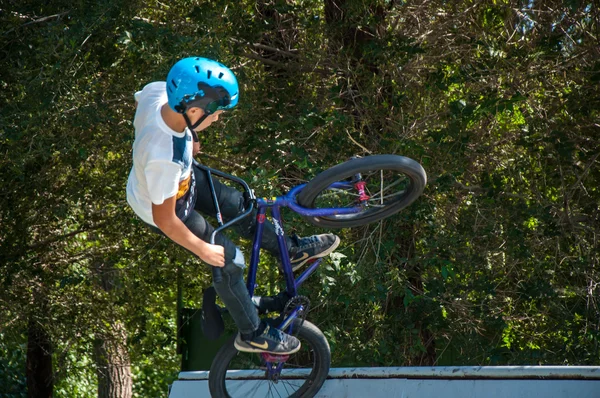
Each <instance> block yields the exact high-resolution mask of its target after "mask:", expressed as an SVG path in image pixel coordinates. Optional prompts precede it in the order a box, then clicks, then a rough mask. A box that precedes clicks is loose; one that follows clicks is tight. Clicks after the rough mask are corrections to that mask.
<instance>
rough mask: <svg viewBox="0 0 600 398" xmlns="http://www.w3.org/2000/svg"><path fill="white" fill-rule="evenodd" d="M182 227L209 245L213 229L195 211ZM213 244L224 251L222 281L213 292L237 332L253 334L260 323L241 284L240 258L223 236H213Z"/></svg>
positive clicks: (240, 254)
mask: <svg viewBox="0 0 600 398" xmlns="http://www.w3.org/2000/svg"><path fill="white" fill-rule="evenodd" d="M184 223H185V225H186V226H187V227H188V228H189V230H190V231H192V233H193V234H194V235H196V236H197V237H199V238H200V239H202V240H204V241H205V242H208V241H209V239H210V235H211V234H212V232H213V231H214V228H213V226H212V225H210V224H209V223H208V222H207V221H206V220H205V219H204V217H202V216H201V215H200V214H198V213H197V212H195V211H192V212H190V215H189V217H188V218H187V220H185V221H184ZM215 244H217V245H221V246H223V247H224V248H225V267H223V268H222V270H223V272H222V273H223V280H222V281H221V282H219V283H216V282H214V281H213V282H214V283H213V285H214V286H215V290H216V291H217V294H218V295H219V297H221V300H223V303H225V306H226V307H227V309H228V310H229V313H230V314H231V317H232V318H233V320H234V322H235V324H236V325H237V327H238V329H240V332H242V333H244V334H249V333H253V332H255V331H256V330H257V329H258V327H259V325H260V319H259V317H258V313H257V311H256V307H255V306H254V304H253V303H252V300H251V299H250V296H249V295H248V290H247V289H246V284H245V283H244V273H243V269H244V267H245V265H244V256H243V255H242V252H241V251H240V249H238V248H237V247H236V246H235V244H234V243H233V242H231V241H230V240H229V239H227V237H226V236H225V235H223V234H217V236H216V237H215Z"/></svg>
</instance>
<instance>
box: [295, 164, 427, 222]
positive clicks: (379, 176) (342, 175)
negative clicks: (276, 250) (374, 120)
mask: <svg viewBox="0 0 600 398" xmlns="http://www.w3.org/2000/svg"><path fill="white" fill-rule="evenodd" d="M426 183H427V174H426V173H425V170H424V169H423V167H422V166H421V165H420V164H419V163H417V162H416V161H414V160H412V159H409V158H406V157H404V156H398V155H373V156H367V157H364V158H355V159H351V160H348V161H347V162H344V163H341V164H338V165H337V166H334V167H332V168H330V169H327V170H325V171H324V172H322V173H320V174H318V175H317V176H316V177H315V178H313V179H312V180H311V181H309V182H308V183H307V184H306V186H305V187H304V188H303V189H302V191H301V192H300V194H298V196H297V202H298V204H300V205H301V206H303V207H308V208H314V209H324V208H341V207H357V206H362V211H359V212H357V213H354V214H344V215H340V214H337V215H332V216H326V217H306V219H307V220H308V221H309V222H311V223H312V224H314V225H318V226H322V227H328V228H347V227H356V226H359V225H364V224H368V223H371V222H374V221H378V220H381V219H383V218H386V217H389V216H391V215H392V214H395V213H397V212H398V211H400V210H402V209H404V208H405V207H407V206H408V205H410V204H411V203H412V202H414V201H415V200H416V199H417V198H418V197H419V195H421V193H422V192H423V189H424V188H425V184H426ZM361 188H362V189H364V193H362V192H360V189H361Z"/></svg>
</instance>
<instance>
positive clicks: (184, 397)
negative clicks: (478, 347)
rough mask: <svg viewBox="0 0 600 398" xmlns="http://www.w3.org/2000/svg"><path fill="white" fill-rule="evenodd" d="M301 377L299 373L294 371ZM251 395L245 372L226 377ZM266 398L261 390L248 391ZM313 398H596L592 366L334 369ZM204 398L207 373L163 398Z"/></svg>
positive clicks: (599, 391)
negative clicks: (167, 397)
mask: <svg viewBox="0 0 600 398" xmlns="http://www.w3.org/2000/svg"><path fill="white" fill-rule="evenodd" d="M297 371H300V372H302V371H303V370H301V369H300V370H297ZM228 377H229V378H230V379H232V380H239V383H240V386H239V388H240V391H241V392H242V393H241V396H244V393H243V391H244V390H248V391H253V387H255V385H254V381H253V379H252V374H251V373H250V372H248V371H244V370H239V371H231V372H228ZM254 396H257V397H263V396H267V391H264V392H263V391H254ZM317 396H318V397H335V398H344V397H349V398H350V397H352V398H365V397H368V398H379V397H385V398H391V397H394V398H417V397H418V398H434V397H435V398H439V397H444V398H459V397H460V398H481V397H485V398H536V397H540V398H600V367H598V366H477V367H470V366H459V367H406V368H401V367H399V368H334V369H331V370H330V372H329V377H328V379H327V381H326V382H325V384H324V386H323V388H322V389H321V391H320V393H319V394H318V395H317ZM204 397H206V398H208V397H210V393H209V391H208V371H197V372H181V373H180V374H179V378H178V380H176V381H175V382H174V383H173V385H172V386H171V389H170V394H169V398H204Z"/></svg>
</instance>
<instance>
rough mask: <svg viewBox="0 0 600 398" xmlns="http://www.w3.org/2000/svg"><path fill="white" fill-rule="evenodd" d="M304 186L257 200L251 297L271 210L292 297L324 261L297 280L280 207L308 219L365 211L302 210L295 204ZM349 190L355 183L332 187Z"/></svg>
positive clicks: (355, 208)
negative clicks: (261, 244) (264, 232)
mask: <svg viewBox="0 0 600 398" xmlns="http://www.w3.org/2000/svg"><path fill="white" fill-rule="evenodd" d="M305 185H306V184H302V185H298V186H296V187H294V188H293V189H292V190H290V191H289V192H288V193H287V194H286V195H283V196H278V197H276V198H273V199H263V198H257V199H256V203H257V207H258V214H257V216H256V225H257V228H256V232H255V234H254V240H253V244H252V254H251V256H250V266H249V270H248V279H247V280H246V286H247V288H248V293H250V296H251V297H252V296H254V289H255V287H256V272H257V270H258V262H259V258H260V243H261V242H262V236H263V231H264V224H265V221H266V219H267V217H266V213H267V210H268V209H271V220H272V222H273V224H274V226H275V233H276V234H277V243H278V245H279V253H280V256H281V257H280V259H281V265H282V267H283V273H284V277H285V283H286V287H287V293H288V294H289V295H290V296H292V297H293V296H296V295H297V289H298V287H299V286H300V285H301V284H302V283H303V282H304V281H305V280H306V279H307V278H308V277H309V276H310V275H311V274H312V273H313V272H314V271H315V270H316V269H317V267H318V266H319V264H320V263H321V261H322V259H318V260H316V261H314V262H313V263H312V264H311V265H310V266H309V267H308V268H307V269H306V270H305V271H304V272H303V273H302V274H300V276H298V277H297V278H296V279H294V273H293V271H292V264H291V262H290V256H289V252H288V249H287V245H286V242H285V232H284V229H283V223H282V220H281V208H283V207H288V208H290V209H292V210H293V211H294V212H296V213H298V214H300V215H302V216H305V217H327V216H333V215H345V214H356V213H359V212H361V211H363V208H362V207H360V206H356V207H344V208H327V209H309V208H306V207H302V206H300V205H299V204H298V203H297V202H296V196H297V195H298V194H299V193H300V191H302V188H304V186H305ZM348 187H352V184H350V183H348V184H345V183H335V184H333V185H332V188H348Z"/></svg>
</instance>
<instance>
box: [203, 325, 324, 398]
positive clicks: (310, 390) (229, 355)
mask: <svg viewBox="0 0 600 398" xmlns="http://www.w3.org/2000/svg"><path fill="white" fill-rule="evenodd" d="M293 325H294V326H293V328H292V330H293V331H294V332H293V333H292V334H293V335H294V336H296V337H297V338H298V339H300V342H301V344H302V348H301V349H300V351H299V352H298V353H296V354H293V355H290V358H289V359H288V361H287V362H286V365H284V369H288V365H289V369H296V368H295V367H294V365H293V364H294V360H293V358H301V359H303V358H302V357H304V356H306V357H307V364H308V365H309V366H311V367H310V368H306V367H302V369H307V370H306V371H305V372H303V373H304V374H305V373H308V371H310V373H308V375H307V377H306V378H304V379H303V378H302V376H299V375H298V374H295V375H290V376H289V377H287V376H286V377H283V376H282V377H281V378H280V379H279V380H278V381H277V382H274V381H272V380H269V379H268V378H267V377H266V370H264V369H260V367H259V366H258V368H257V369H254V368H253V366H255V364H257V363H260V362H261V361H262V358H261V356H260V355H259V354H256V353H254V354H253V353H247V352H241V351H238V350H237V349H236V348H235V346H234V344H233V342H234V340H235V336H233V337H232V338H231V339H229V340H228V341H227V343H225V345H224V346H223V347H221V349H220V350H219V351H218V352H217V355H216V356H215V358H214V360H213V362H212V365H211V368H210V373H209V377H208V385H209V389H210V394H211V396H212V397H213V398H238V397H248V396H253V397H254V396H256V397H258V396H263V395H262V391H264V390H265V389H266V390H267V391H268V393H267V392H265V394H264V396H277V397H284V396H285V397H294V398H296V397H302V398H310V397H313V396H315V395H316V394H317V392H318V391H319V390H320V389H321V387H322V386H323V383H324V382H325V379H326V378H327V375H328V374H329V367H330V366H331V351H330V348H329V343H328V342H327V339H326V338H325V336H324V335H323V332H321V331H320V330H319V328H317V327H316V326H315V325H313V324H312V323H310V322H308V321H303V322H302V321H300V320H298V319H296V320H295V321H294V323H293ZM240 357H241V358H240ZM246 357H247V359H248V360H249V364H250V367H251V369H254V370H256V372H255V374H254V375H253V377H251V378H250V380H247V379H244V380H238V381H235V380H228V379H227V371H228V370H236V365H238V364H239V363H244V361H245V360H246ZM234 363H235V365H232V364H234ZM263 364H264V362H263ZM298 366H303V365H298ZM298 369H300V368H298ZM250 382H253V384H250ZM296 388H297V389H296ZM292 389H293V392H292V391H291V390H292ZM273 390H275V393H274V392H273ZM290 393H291V394H290Z"/></svg>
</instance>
